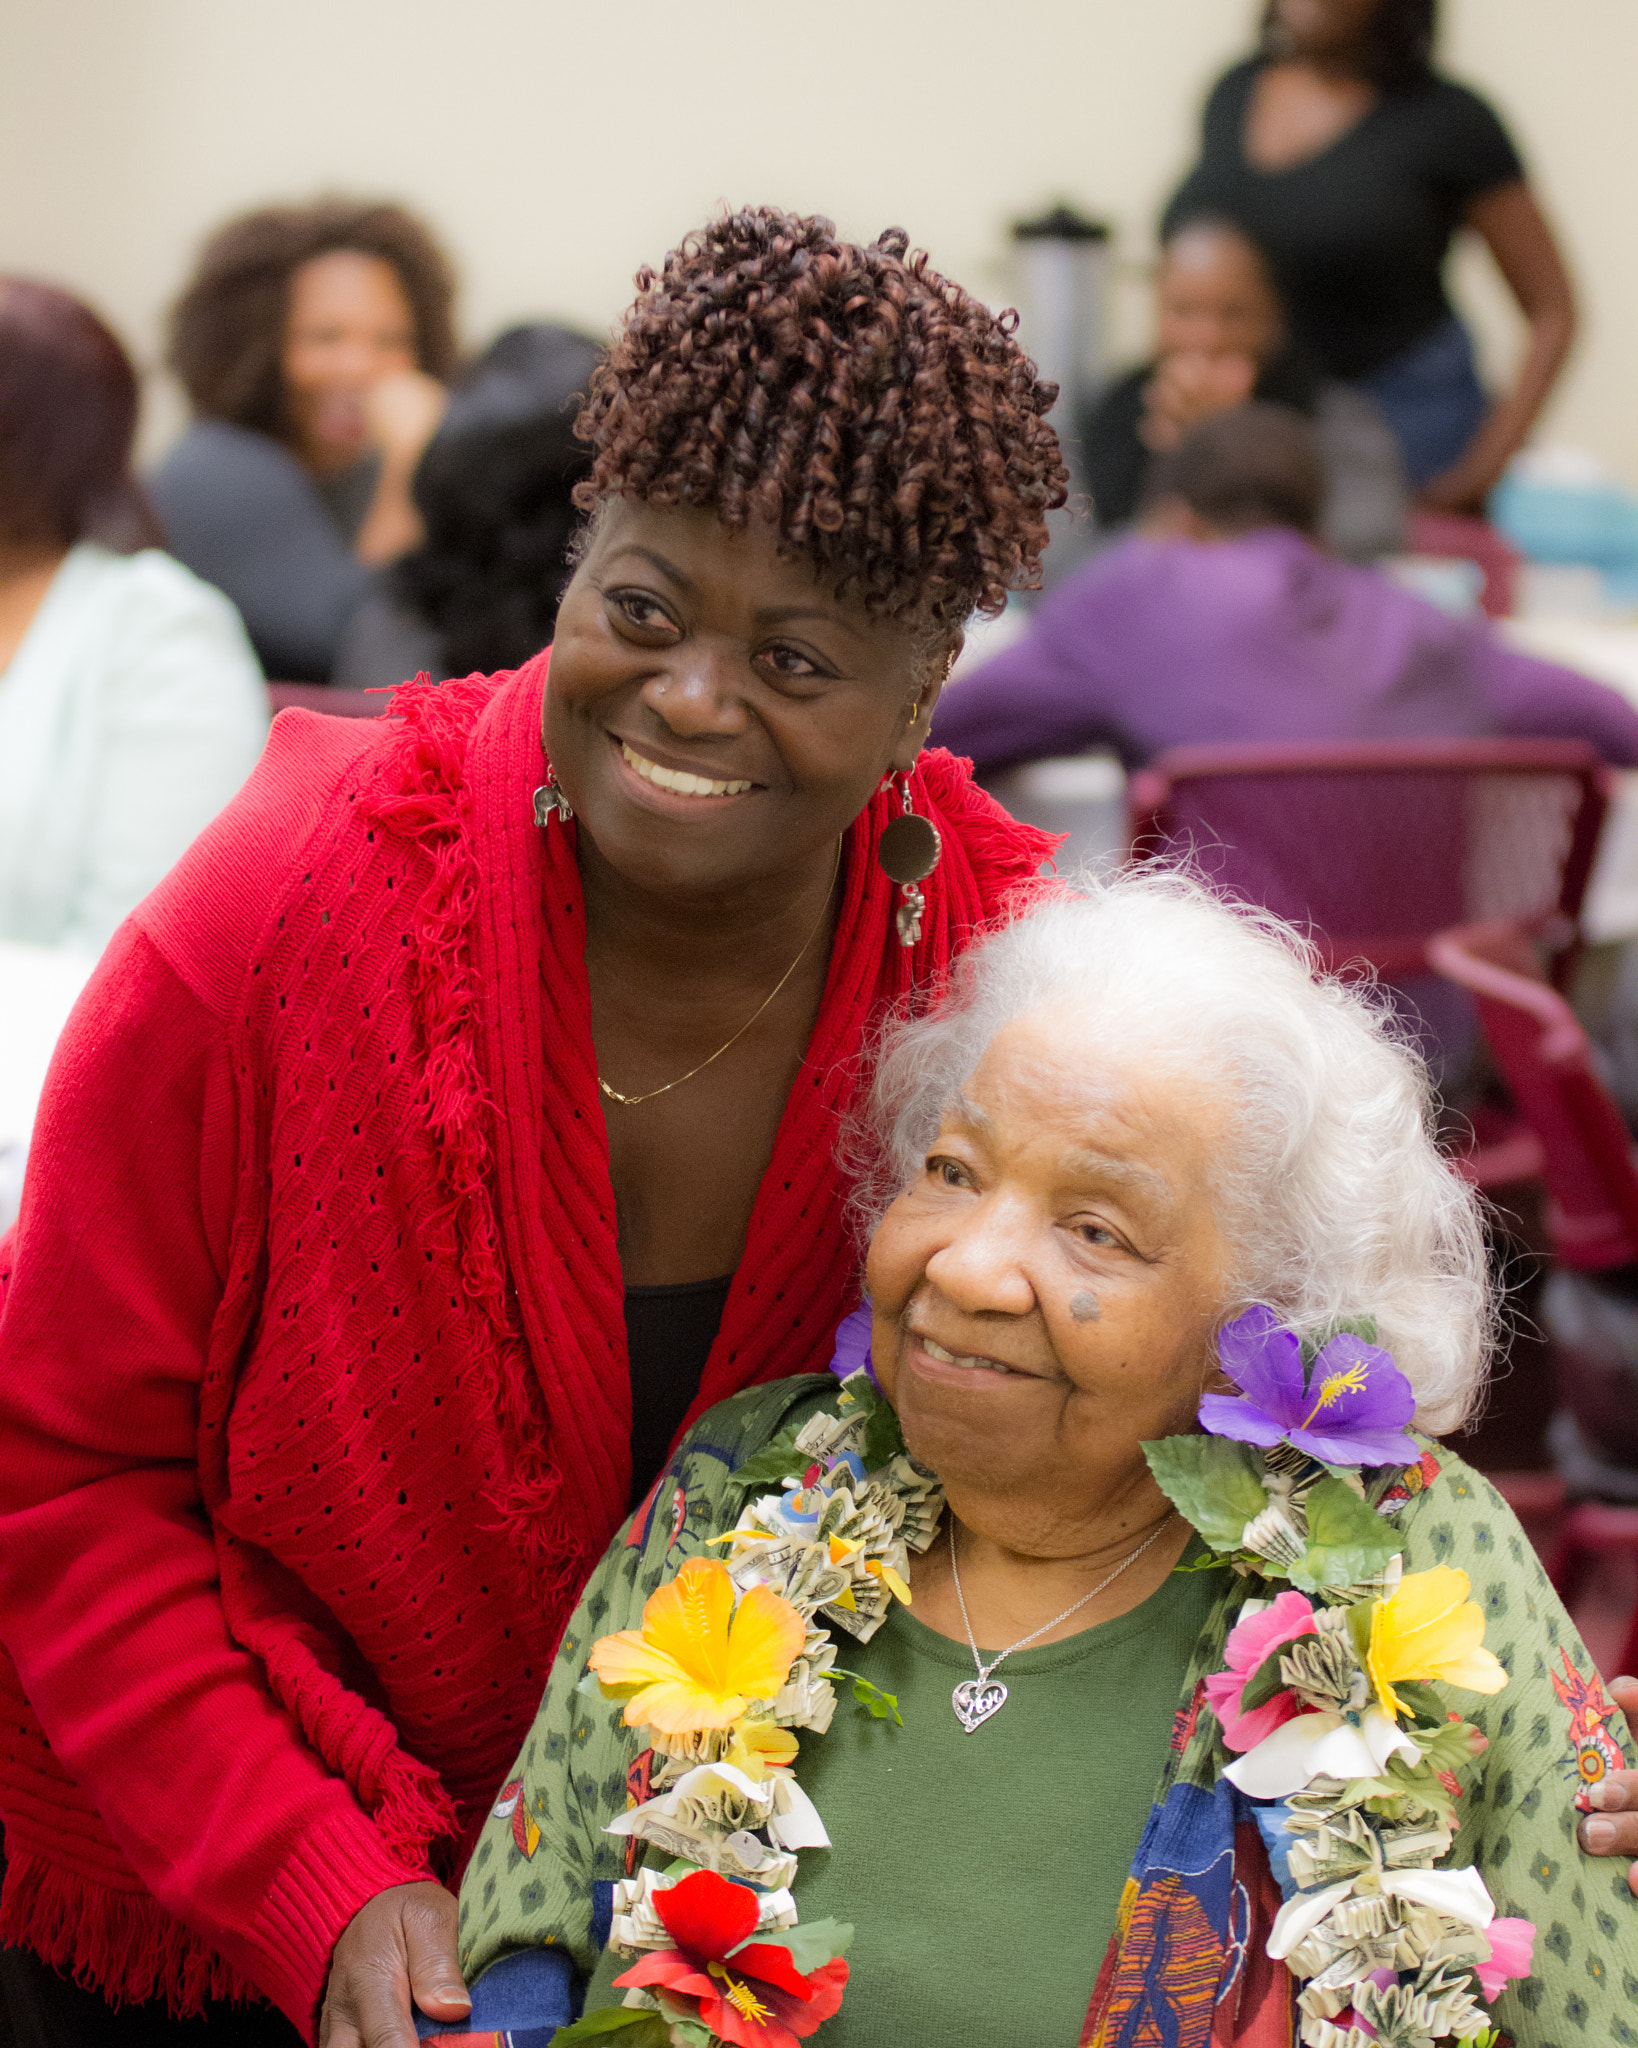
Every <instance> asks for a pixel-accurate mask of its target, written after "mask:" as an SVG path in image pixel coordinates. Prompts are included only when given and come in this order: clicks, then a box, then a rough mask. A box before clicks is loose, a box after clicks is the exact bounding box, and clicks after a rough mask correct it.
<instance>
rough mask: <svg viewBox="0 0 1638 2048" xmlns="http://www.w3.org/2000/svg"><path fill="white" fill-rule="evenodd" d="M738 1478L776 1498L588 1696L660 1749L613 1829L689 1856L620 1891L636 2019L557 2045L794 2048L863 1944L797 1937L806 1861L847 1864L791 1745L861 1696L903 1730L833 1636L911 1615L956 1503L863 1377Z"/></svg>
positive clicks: (679, 1588) (699, 1569) (668, 1588)
mask: <svg viewBox="0 0 1638 2048" xmlns="http://www.w3.org/2000/svg"><path fill="white" fill-rule="evenodd" d="M734 1479H735V1483H736V1484H737V1485H738V1486H739V1487H740V1489H741V1491H742V1492H752V1491H754V1490H755V1489H757V1488H759V1487H768V1486H775V1487H778V1488H779V1491H778V1492H764V1493H762V1494H760V1496H759V1497H757V1498H755V1499H752V1500H751V1501H750V1502H749V1503H748V1504H747V1505H746V1507H745V1508H744V1510H743V1512H742V1514H741V1517H740V1520H739V1522H738V1523H737V1525H736V1526H735V1527H734V1528H733V1529H731V1530H729V1531H727V1532H726V1533H725V1534H723V1535H721V1536H718V1537H715V1538H714V1539H713V1541H714V1542H716V1543H720V1544H723V1545H725V1546H726V1547H727V1555H726V1558H725V1559H717V1558H710V1557H696V1558H691V1559H689V1561H688V1562H687V1563H686V1564H684V1565H683V1566H682V1568H681V1570H680V1571H679V1572H678V1573H677V1575H676V1577H675V1578H673V1579H670V1580H668V1581H667V1582H666V1583H665V1584H663V1585H661V1586H659V1587H657V1588H656V1590H655V1591H654V1592H653V1593H652V1594H651V1595H650V1596H649V1599H648V1601H647V1603H646V1604H645V1606H644V1608H643V1625H642V1627H641V1629H623V1630H621V1631H620V1633H619V1634H617V1635H610V1636H604V1637H602V1638H601V1639H600V1640H599V1641H598V1642H596V1643H594V1644H593V1646H592V1650H591V1654H590V1657H589V1659H588V1662H589V1664H590V1667H591V1675H590V1676H589V1677H588V1678H587V1679H586V1681H585V1686H586V1688H587V1689H591V1688H592V1687H596V1688H597V1689H598V1690H600V1691H601V1693H602V1695H603V1697H604V1698H607V1699H622V1700H624V1701H625V1712H624V1716H623V1718H624V1720H625V1722H626V1725H627V1726H628V1727H631V1728H646V1729H647V1730H648V1731H649V1732H650V1735H651V1737H652V1744H653V1746H652V1748H651V1749H650V1750H649V1751H648V1752H647V1754H646V1755H645V1756H644V1757H642V1758H639V1759H638V1763H637V1765H635V1766H634V1767H633V1770H634V1779H635V1782H637V1783H639V1784H642V1785H643V1786H644V1789H645V1790H646V1793H647V1795H648V1796H646V1797H645V1798H643V1799H642V1801H641V1803H639V1804H637V1805H635V1806H633V1807H632V1808H630V1809H629V1810H628V1811H627V1812H626V1813H624V1814H622V1815H621V1817H620V1818H619V1819H618V1820H617V1821H615V1822H613V1823H612V1825H611V1826H610V1828H609V1829H608V1832H609V1833H610V1834H615V1835H624V1836H626V1837H627V1838H628V1839H629V1840H630V1841H631V1843H632V1846H633V1849H634V1850H635V1847H636V1845H637V1844H638V1843H647V1844H651V1845H652V1846H653V1847H654V1848H655V1849H657V1850H660V1851H661V1852H663V1853H664V1854H666V1855H668V1856H669V1857H671V1858H672V1859H673V1860H672V1861H671V1862H670V1863H668V1864H667V1865H666V1866H665V1867H664V1868H663V1869H655V1868H654V1867H652V1866H649V1865H645V1866H643V1867H641V1868H638V1869H637V1870H635V1872H634V1873H633V1874H632V1875H630V1876H628V1877H626V1878H624V1879H622V1880H621V1881H620V1882H619V1883H618V1884H617V1885H616V1886H615V1887H614V1910H613V1917H612V1920H611V1923H610V1928H609V1946H610V1947H611V1948H615V1949H618V1950H620V1951H622V1952H623V1953H628V1954H630V1953H634V1954H635V1955H636V1956H637V1958H638V1960H637V1962H636V1963H635V1965H634V1966H633V1967H632V1968H631V1969H629V1970H627V1971H626V1972H625V1973H624V1974H623V1975H622V1976H619V1977H617V1978H616V1979H615V1980H614V1981H615V1985H616V1987H617V1988H619V1989H622V1990H624V1991H625V1993H626V2003H625V2005H623V2006H620V2007H616V2008H615V2009H613V2010H612V2011H602V2012H596V2013H589V2014H587V2015H586V2017H585V2018H584V2019H582V2020H580V2021H578V2022H577V2023H576V2024H575V2025H573V2026H571V2027H567V2028H563V2029H560V2030H559V2032H558V2033H557V2035H556V2036H555V2041H554V2048H568V2044H569V2043H572V2042H580V2041H589V2040H591V2039H593V2038H594V2037H595V2038H597V2039H599V2040H601V2039H603V2038H604V2037H605V2036H608V2035H611V2034H612V2035H618V2037H619V2041H620V2048H668V2044H669V2048H715V2044H717V2043H727V2044H731V2048H796V2044H797V2042H798V2040H799V2039H800V2038H805V2037H806V2036H808V2035H810V2034H812V2033H814V2032H815V2030H816V2029H817V2028H818V2027H819V2026H820V2025H821V2024H822V2023H823V2022H824V2021H825V2020H827V2019H829V2018H830V2016H831V2015H832V2014H833V2013H834V2012H836V2011H837V2009H838V2008H839V2007H840V2005H841V2002H842V1992H843V1988H844V1986H845V1985H846V1983H847V1963H846V1962H845V1960H843V1951H844V1949H845V1948H846V1946H847V1943H848V1941H849V1940H850V1939H851V1937H852V1933H853V1929H852V1928H851V1927H849V1926H847V1925H845V1924H843V1923H840V1922H837V1921H834V1920H823V1921H813V1922H807V1923H802V1922H799V1920H798V1917H797V1911H796V1904H795V1901H794V1900H793V1899H792V1897H791V1892H790V1885H791V1880H792V1879H793V1878H794V1877H795V1875H796V1860H797V1851H798V1850H801V1849H808V1848H821V1849H822V1848H829V1846H830V1837H829V1836H828V1835H827V1834H826V1833H825V1828H824V1823H823V1822H822V1821H821V1820H820V1818H819V1815H818V1812H817V1810H816V1809H815V1807H814V1805H813V1802H812V1800H811V1799H809V1798H808V1796H807V1794H806V1793H805V1792H804V1791H803V1790H802V1788H801V1787H800V1786H799V1785H798V1784H797V1782H796V1779H795V1776H794V1775H793V1769H792V1767H793V1765H794V1764H795V1762H796V1757H797V1741H796V1736H795V1734H794V1733H793V1732H792V1731H793V1730H795V1729H798V1728H806V1729H810V1730H812V1731H813V1732H814V1733H815V1734H823V1733H824V1731H825V1730H826V1729H827V1728H828V1727H829V1726H830V1722H831V1717H832V1716H833V1714H834V1713H835V1711H836V1690H835V1688H836V1686H837V1684H839V1683H841V1682H842V1681H844V1680H846V1681H850V1682H851V1684H852V1688H853V1694H854V1698H855V1700H856V1701H857V1702H858V1704H859V1705H860V1706H861V1707H862V1708H863V1709H864V1710H865V1711H866V1712H867V1713H870V1714H872V1715H874V1716H875V1717H877V1718H878V1719H883V1720H893V1721H897V1720H898V1718H899V1715H898V1703H897V1701H896V1700H894V1698H893V1697H892V1695H891V1694H889V1693H883V1692H879V1691H878V1690H877V1689H876V1688H875V1687H874V1686H872V1685H871V1684H870V1683H869V1682H868V1681H867V1680H865V1679H863V1678H859V1677H857V1676H855V1675H854V1674H853V1673H851V1672H846V1671H842V1670H840V1669H839V1668H838V1667H837V1664H836V1644H835V1642H834V1640H833V1639H832V1635H831V1632H830V1631H831V1629H832V1628H839V1629H841V1630H843V1631H844V1632H845V1633H846V1634H848V1635H851V1636H853V1637H855V1638H856V1639H857V1640H859V1641H860V1642H867V1641H868V1640H869V1639H870V1637H871V1636H872V1635H874V1634H875V1632H876V1630H877V1629H878V1628H879V1627H880V1626H881V1624H882V1622H883V1621H884V1620H885V1619H886V1618H887V1614H888V1611H889V1608H890V1606H891V1604H892V1601H893V1600H894V1599H895V1598H896V1599H899V1600H903V1601H904V1602H906V1603H907V1604H908V1602H909V1599H910V1589H909V1586H908V1585H907V1584H906V1575H907V1573H908V1571H909V1562H910V1559H909V1554H910V1552H911V1551H923V1550H925V1549H926V1548H927V1546H928V1545H929V1544H930V1543H931V1542H932V1540H933V1537H934V1535H935V1534H936V1533H937V1530H938V1526H939V1518H940V1516H941V1514H942V1513H943V1509H944V1491H943V1488H942V1487H941V1486H940V1485H939V1483H938V1481H937V1479H935V1478H934V1477H933V1475H932V1474H931V1473H929V1472H926V1471H924V1470H923V1469H922V1468H921V1467H920V1466H919V1465H917V1464H915V1463H914V1462H913V1461H912V1460H911V1459H910V1458H909V1457H908V1456H907V1455H906V1453H905V1449H904V1439H903V1438H902V1437H901V1436H900V1434H899V1427H898V1420H897V1418H896V1416H895V1415H894V1413H893V1411H892V1409H891V1408H890V1407H889V1406H888V1405H887V1403H886V1402H885V1401H884V1400H883V1399H882V1397H881V1395H880V1394H879V1393H878V1392H877V1390H876V1388H875V1386H874V1384H873V1382H872V1381H871V1378H870V1376H869V1374H868V1372H866V1371H862V1370H861V1371H856V1372H853V1373H851V1374H849V1376H848V1377H847V1378H846V1379H845V1380H844V1381H843V1382H842V1388H841V1394H840V1398H839V1399H838V1400H837V1402H836V1404H835V1412H834V1413H827V1414H819V1415H814V1416H812V1417H810V1418H809V1420H808V1421H807V1422H805V1423H804V1424H803V1425H802V1426H801V1428H800V1429H794V1428H792V1429H787V1430H783V1431H781V1432H780V1434H779V1435H778V1436H776V1437H774V1438H773V1440H772V1441H771V1442H770V1443H769V1444H767V1445H766V1446H765V1447H764V1448H763V1449H762V1450H761V1451H759V1452H758V1453H756V1455H755V1456H754V1457H751V1458H749V1459H747V1460H746V1462H745V1463H744V1464H743V1465H741V1466H740V1468H739V1470H738V1471H737V1472H736V1473H735V1475H734ZM826 1624H828V1625H829V1626H826ZM628 1868H630V1865H629V1864H628Z"/></svg>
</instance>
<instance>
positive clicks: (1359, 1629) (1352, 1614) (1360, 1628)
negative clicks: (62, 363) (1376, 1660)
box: [1348, 1600, 1377, 1665]
mask: <svg viewBox="0 0 1638 2048" xmlns="http://www.w3.org/2000/svg"><path fill="white" fill-rule="evenodd" d="M1376 1609H1377V1603H1376V1601H1374V1600H1356V1601H1355V1602H1354V1604H1353V1606H1352V1607H1350V1608H1349V1609H1348V1640H1349V1642H1351V1643H1352V1644H1353V1646H1354V1655H1355V1656H1356V1657H1357V1658H1358V1659H1359V1661H1360V1663H1361V1664H1362V1665H1363V1664H1364V1663H1365V1660H1366V1659H1367V1658H1368V1657H1369V1656H1370V1654H1371V1617H1372V1615H1373V1614H1375V1612H1376Z"/></svg>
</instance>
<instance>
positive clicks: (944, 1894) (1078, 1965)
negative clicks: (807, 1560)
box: [793, 1572, 1223, 2048]
mask: <svg viewBox="0 0 1638 2048" xmlns="http://www.w3.org/2000/svg"><path fill="white" fill-rule="evenodd" d="M1222 1576H1223V1575H1222V1574H1219V1573H1215V1572H1193V1573H1182V1574H1180V1573H1173V1574H1171V1575H1170V1576H1168V1578H1167V1579H1166V1580H1165V1582H1164V1584H1163V1585H1162V1586H1161V1587H1160V1588H1159V1590H1158V1591H1156V1592H1154V1593H1152V1594H1151V1595H1150V1596H1149V1598H1148V1599H1147V1600H1145V1601H1144V1602H1143V1603H1142V1605H1141V1606H1138V1607H1135V1608H1133V1610H1132V1611H1131V1613H1130V1614H1123V1615H1121V1616H1120V1617H1119V1618H1118V1619H1116V1620H1114V1621H1107V1622H1104V1623H1103V1624H1102V1625H1101V1626H1100V1627H1097V1628H1091V1629H1086V1630H1084V1631H1083V1632H1082V1633H1081V1634H1080V1635H1076V1636H1070V1637H1069V1638H1067V1639H1066V1640H1065V1641H1063V1642H1061V1643H1054V1644H1052V1645H1050V1646H1049V1647H1047V1648H1045V1649H1039V1650H1020V1651H1018V1652H1017V1653H1016V1654H1015V1655H1013V1656H1011V1657H1009V1658H1008V1659H1007V1661H1006V1662H1005V1664H1003V1665H1002V1666H1001V1669H1000V1671H999V1672H998V1673H997V1674H996V1676H997V1677H998V1678H1000V1679H1001V1680H1002V1682H1003V1683H1004V1684H1005V1685H1006V1686H1007V1688H1008V1697H1007V1703H1006V1705H1005V1706H1004V1707H1003V1708H1002V1709H1001V1711H1000V1712H999V1713H998V1714H996V1715H995V1716H994V1717H993V1719H991V1720H988V1721H986V1722H984V1723H983V1724H982V1726H980V1727H979V1728H976V1729H975V1730H974V1731H973V1733H972V1734H970V1735H969V1734H968V1733H967V1732H966V1730H965V1729H964V1728H963V1727H962V1726H961V1723H960V1722H959V1721H958V1720H957V1719H956V1717H955V1713H954V1710H953V1709H952V1707H951V1705H950V1693H951V1690H952V1688H953V1687H955V1686H956V1685H958V1684H959V1683H960V1682H961V1680H962V1679H964V1678H971V1677H972V1675H973V1660H972V1653H971V1651H970V1650H969V1649H968V1648H967V1646H966V1644H965V1643H954V1642H951V1641H950V1639H949V1638H948V1637H947V1636H941V1635H935V1634H934V1632H933V1631H932V1630H931V1629H930V1628H928V1627H927V1626H926V1625H925V1624H924V1623H922V1622H919V1621H916V1620H915V1619H914V1618H913V1617H912V1616H911V1615H909V1614H906V1613H905V1611H904V1610H903V1608H894V1609H893V1611H892V1613H891V1615H890V1618H889V1619H888V1620H887V1621H886V1622H885V1623H884V1624H883V1625H882V1627H881V1628H880V1629H879V1630H878V1631H877V1633H876V1635H875V1636H874V1637H873V1638H872V1639H871V1640H870V1641H869V1642H868V1643H865V1644H851V1643H850V1644H847V1645H846V1646H845V1647H844V1648H843V1650H842V1652H841V1654H840V1658H839V1661H840V1662H841V1663H843V1664H845V1665H846V1666H847V1668H848V1669H849V1670H850V1671H858V1672H860V1673H862V1674H863V1675H864V1676H865V1677H867V1678H869V1679H870V1680H871V1682H872V1683H873V1684H875V1685H878V1686H880V1687H881V1688H882V1689H883V1690H884V1691H885V1692H891V1693H895V1694H897V1696H898V1701H899V1711H900V1713H901V1714H902V1715H903V1717H904V1726H903V1727H902V1728H895V1727H894V1726H893V1725H892V1723H891V1722H883V1721H874V1720H872V1719H871V1718H870V1717H869V1716H868V1715H867V1714H865V1713H864V1712H863V1711H862V1710H860V1709H858V1708H856V1707H854V1706H853V1705H852V1703H851V1701H850V1700H849V1698H848V1695H847V1692H846V1690H845V1688H844V1690H843V1693H842V1698H841V1701H840V1703H839V1705H838V1708H837V1714H836V1719H835V1721H834V1722H833V1723H832V1725H831V1728H830V1732H829V1733H828V1734H827V1735H825V1736H823V1737H821V1738H817V1739H815V1738H812V1737H805V1738H804V1739H803V1745H802V1746H803V1749H804V1751H805V1752H807V1754H805V1755H804V1757H803V1759H802V1763H801V1765H800V1766H799V1776H800V1779H801V1782H802V1784H803V1786H804V1787H805V1788H806V1789H807V1791H808V1792H809V1793H810V1794H811V1795H812V1797H813V1799H814V1802H815V1804H816V1805H817V1806H818V1808H819V1811H820V1813H821V1814H822V1815H823V1816H824V1821H825V1826H826V1828H827V1830H828V1831H829V1834H830V1838H831V1840H832V1842H833V1843H834V1844H835V1848H834V1850H822V1849H815V1850H808V1851H805V1852H804V1853H803V1856H802V1859H801V1868H800V1870H799V1873H798V1876H797V1881H796V1884H795V1885H794V1887H793V1891H794V1894H795V1898H796V1903H797V1907H798V1909H799V1911H800V1912H801V1915H802V1918H803V1919H804V1920H826V1919H835V1920H851V1921H852V1922H853V1923H854V1926H855V1929H856V1932H855V1934H854V1937H853V1942H852V1945H851V1947H850V1948H849V1950H848V1965H849V1969H850V1972H851V1976H850V1985H849V1993H848V1997H847V1999H846V2000H845V2001H844V2003H843V2006H842V2009H841V2011H840V2012H839V2013H838V2014H837V2015H836V2017H835V2018H834V2019H833V2020H830V2021H829V2022H827V2024H826V2028H825V2036H824V2038H825V2043H826V2048H924V2044H925V2048H949V2044H950V2043H951V2042H953V2041H1047V2042H1058V2043H1063V2042H1069V2041H1073V2040H1075V2039H1076V2037H1077V2035H1078V2034H1079V2032H1080V2026H1081V2021H1082V2019H1083V2018H1084V2017H1085V2015H1086V2006H1087V2000H1088V1999H1089V1998H1090V1997H1091V1995H1092V1985H1093V1981H1094V1980H1095V1978H1096V1976H1097V1973H1098V1965H1099V1964H1100V1963H1101V1962H1102V1961H1103V1953H1104V1949H1105V1948H1106V1947H1107V1945H1108V1941H1109V1937H1110V1935H1111V1934H1112V1933H1113V1932H1114V1928H1115V1910H1116V1907H1117V1906H1118V1905H1119V1903H1120V1894H1121V1887H1122V1885H1123V1884H1124V1883H1125V1880H1126V1872H1127V1869H1128V1866H1129V1865H1130V1863H1131V1861H1132V1856H1133V1853H1134V1852H1135V1850H1136V1849H1137V1845H1138V1838H1139V1836H1140V1835H1141V1834H1142V1833H1143V1824H1144V1822H1145V1821H1146V1820H1147V1819H1148V1817H1149V1806H1150V1802H1151V1801H1152V1799H1153V1797H1154V1789H1155V1782H1156V1780H1157V1779H1158V1777H1159V1776H1160V1771H1161V1767H1162V1765H1163V1764H1164V1762H1165V1759H1166V1745H1167V1740H1168V1738H1169V1736H1170V1734H1171V1728H1172V1717H1173V1715H1174V1713H1175V1712H1176V1709H1177V1696H1178V1693H1179V1691H1180V1690H1181V1688H1182V1684H1183V1674H1184V1673H1185V1671H1187V1669H1188V1666H1189V1659H1190V1657H1191V1655H1192V1654H1193V1651H1194V1647H1195V1643H1196V1642H1197V1640H1198V1639H1199V1635H1200V1631H1201V1630H1202V1628H1204V1626H1205V1625H1206V1621H1207V1619H1208V1617H1209V1616H1210V1613H1211V1610H1212V1606H1213V1604H1214V1602H1215V1599H1216V1597H1217V1594H1218V1591H1219V1586H1218V1583H1217V1581H1218V1580H1219V1579H1220V1578H1221V1577H1222ZM993 1654H994V1653H993V1651H989V1650H986V1651H985V1652H984V1661H985V1662H986V1663H988V1662H989V1660H990V1657H991V1656H992V1655H993ZM930 1844H936V1845H937V1846H936V1849H935V1850H934V1851H933V1852H932V1853H929V1845H930ZM1089 1851H1090V1852H1092V1853H1089Z"/></svg>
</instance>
